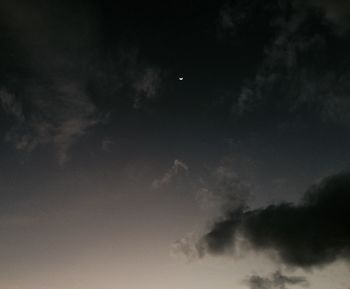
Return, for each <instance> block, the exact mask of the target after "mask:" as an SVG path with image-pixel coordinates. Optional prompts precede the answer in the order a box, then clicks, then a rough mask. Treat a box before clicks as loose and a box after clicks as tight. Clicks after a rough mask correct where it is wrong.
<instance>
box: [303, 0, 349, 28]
mask: <svg viewBox="0 0 350 289" xmlns="http://www.w3.org/2000/svg"><path fill="white" fill-rule="evenodd" d="M307 2H308V3H309V5H311V6H313V7H316V8H319V9H321V10H322V11H323V12H324V15H325V17H326V18H327V19H328V20H329V21H331V22H334V23H335V24H337V25H338V26H340V27H341V28H342V29H347V28H348V27H349V24H350V21H349V17H350V3H349V1H347V0H308V1H306V3H307Z"/></svg>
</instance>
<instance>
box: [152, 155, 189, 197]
mask: <svg viewBox="0 0 350 289" xmlns="http://www.w3.org/2000/svg"><path fill="white" fill-rule="evenodd" d="M188 170H189V168H188V166H187V164H185V163H184V162H182V161H179V160H175V161H174V164H173V166H172V167H171V168H170V170H168V171H167V172H166V173H164V175H163V176H162V177H161V178H159V179H155V180H154V181H153V182H152V188H153V189H155V190H156V189H159V188H161V187H163V186H165V185H168V184H169V183H170V182H171V181H172V180H173V179H174V178H175V177H176V176H177V175H179V174H180V173H182V172H187V171H188Z"/></svg>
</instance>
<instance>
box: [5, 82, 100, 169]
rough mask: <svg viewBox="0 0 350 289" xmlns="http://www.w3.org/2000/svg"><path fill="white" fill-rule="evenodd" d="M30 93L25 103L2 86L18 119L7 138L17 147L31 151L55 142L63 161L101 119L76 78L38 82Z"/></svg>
mask: <svg viewBox="0 0 350 289" xmlns="http://www.w3.org/2000/svg"><path fill="white" fill-rule="evenodd" d="M27 93H28V94H29V95H25V96H22V98H21V99H24V98H26V102H27V103H26V104H27V106H26V107H24V105H23V104H22V101H21V99H20V98H15V97H14V95H13V94H10V93H8V92H6V90H4V89H3V90H2V93H1V97H0V101H1V104H2V106H3V108H4V110H5V111H6V112H7V113H8V114H10V115H12V116H13V117H14V118H15V119H16V120H17V123H16V124H15V125H14V126H13V127H12V128H11V130H10V131H9V132H8V133H7V134H6V140H7V141H8V142H11V143H13V144H14V145H15V147H16V149H18V150H24V151H28V152H30V151H32V150H34V149H36V148H37V147H38V146H42V145H52V146H53V147H54V148H55V151H56V156H57V160H58V162H59V164H60V165H63V164H64V163H65V162H67V161H68V159H69V154H68V152H69V150H70V148H71V147H72V146H73V145H74V144H75V143H76V142H77V141H78V140H79V138H80V137H82V136H83V135H85V134H86V133H87V132H88V131H89V129H90V128H92V127H94V126H96V125H97V124H98V123H100V119H99V116H98V113H97V111H96V107H95V105H94V104H93V102H92V101H91V100H90V98H89V97H88V96H87V94H86V92H85V91H84V88H83V87H82V86H81V85H80V84H78V83H75V82H68V81H64V82H59V83H54V84H52V85H51V86H49V87H42V86H34V87H31V88H29V89H28V90H27ZM25 109H26V111H24V110H25ZM24 112H26V114H25V115H26V116H25V115H24Z"/></svg>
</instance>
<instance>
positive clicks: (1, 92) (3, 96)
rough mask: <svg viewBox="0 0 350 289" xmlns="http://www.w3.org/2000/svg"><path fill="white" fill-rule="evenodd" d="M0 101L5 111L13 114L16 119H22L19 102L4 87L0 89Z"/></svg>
mask: <svg viewBox="0 0 350 289" xmlns="http://www.w3.org/2000/svg"><path fill="white" fill-rule="evenodd" d="M0 103H1V106H2V108H3V109H4V111H5V113H7V114H9V115H12V116H14V117H15V118H16V119H17V120H18V121H24V115H23V109H22V104H21V102H20V101H18V99H17V98H16V97H15V95H14V94H11V93H9V92H8V91H7V89H5V88H1V89H0Z"/></svg>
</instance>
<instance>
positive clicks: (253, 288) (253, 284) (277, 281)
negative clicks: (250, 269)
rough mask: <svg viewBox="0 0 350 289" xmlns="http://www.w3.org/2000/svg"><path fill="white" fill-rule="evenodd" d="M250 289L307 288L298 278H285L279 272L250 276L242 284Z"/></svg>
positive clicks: (304, 281)
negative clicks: (298, 286) (292, 286)
mask: <svg viewBox="0 0 350 289" xmlns="http://www.w3.org/2000/svg"><path fill="white" fill-rule="evenodd" d="M244 283H245V284H247V285H248V286H249V288H250V289H287V287H286V286H288V285H300V286H303V287H307V286H308V285H309V284H308V281H307V280H306V279H305V278H304V277H300V276H286V275H284V274H282V273H281V272H280V271H276V272H274V273H273V274H271V276H268V277H262V276H259V275H256V274H254V275H252V276H250V277H249V278H248V279H247V280H245V282H244Z"/></svg>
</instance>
